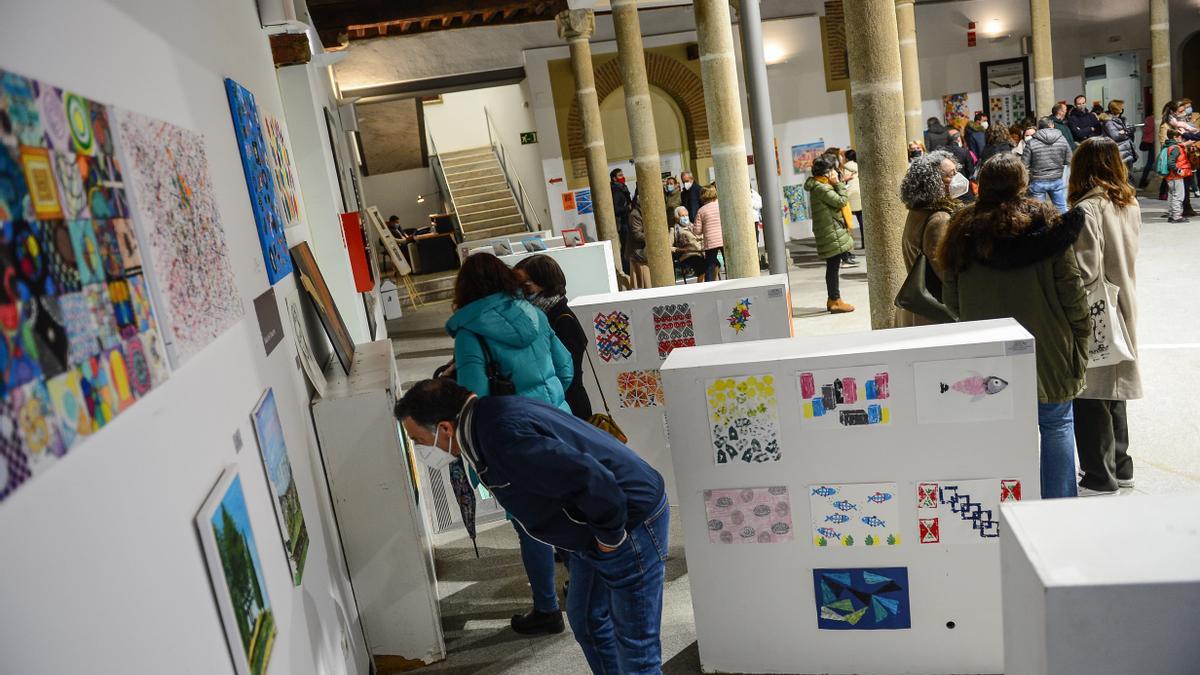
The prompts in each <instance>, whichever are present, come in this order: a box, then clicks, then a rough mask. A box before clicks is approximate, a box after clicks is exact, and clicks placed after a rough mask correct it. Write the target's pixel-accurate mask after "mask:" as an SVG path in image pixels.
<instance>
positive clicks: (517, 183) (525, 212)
mask: <svg viewBox="0 0 1200 675" xmlns="http://www.w3.org/2000/svg"><path fill="white" fill-rule="evenodd" d="M483 119H484V122H485V123H486V124H487V132H488V144H489V145H491V146H492V151H493V152H494V153H496V159H498V160H499V161H500V171H501V172H502V173H503V174H504V181H505V182H506V183H508V189H509V191H510V192H512V195H513V199H514V200H515V201H516V202H517V209H518V210H519V211H520V212H521V219H522V220H524V221H525V229H526V230H528V231H530V232H538V231H541V230H542V219H541V218H539V217H538V216H537V213H536V212H535V211H534V209H533V206H532V204H531V202H530V199H529V194H528V193H526V192H525V186H524V185H523V184H522V183H521V177H520V176H518V175H517V172H516V169H515V168H513V169H510V168H509V162H508V151H507V150H506V149H505V147H504V141H501V140H500V130H499V128H498V127H497V126H496V123H495V121H494V120H492V114H491V113H490V112H489V111H488V109H487V106H484V108H483Z"/></svg>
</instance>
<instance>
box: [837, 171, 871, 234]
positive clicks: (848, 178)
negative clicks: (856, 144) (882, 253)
mask: <svg viewBox="0 0 1200 675" xmlns="http://www.w3.org/2000/svg"><path fill="white" fill-rule="evenodd" d="M842 182H843V183H845V184H846V191H847V192H848V193H849V194H848V195H847V196H848V197H849V198H850V212H851V213H853V214H854V219H855V220H857V221H858V237H859V239H858V247H859V248H866V247H867V231H866V230H865V229H863V215H862V189H861V186H860V185H859V181H858V153H856V152H855V151H854V150H853V149H849V150H846V162H845V164H843V165H842Z"/></svg>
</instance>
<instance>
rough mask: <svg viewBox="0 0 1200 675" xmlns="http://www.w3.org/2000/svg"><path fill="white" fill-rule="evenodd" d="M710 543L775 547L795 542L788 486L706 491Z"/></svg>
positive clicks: (705, 507)
mask: <svg viewBox="0 0 1200 675" xmlns="http://www.w3.org/2000/svg"><path fill="white" fill-rule="evenodd" d="M704 513H705V515H706V516H707V518H708V540H709V541H710V542H712V543H714V544H775V543H778V542H781V541H791V539H792V504H791V500H790V498H789V496H788V489H787V487H786V486H782V485H777V486H772V487H758V488H727V489H723V490H705V491H704Z"/></svg>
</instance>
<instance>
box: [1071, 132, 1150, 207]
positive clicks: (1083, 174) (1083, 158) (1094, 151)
mask: <svg viewBox="0 0 1200 675" xmlns="http://www.w3.org/2000/svg"><path fill="white" fill-rule="evenodd" d="M1094 188H1100V189H1101V190H1102V191H1103V192H1104V196H1105V197H1107V198H1108V201H1110V202H1112V203H1113V204H1114V205H1116V206H1133V205H1135V204H1137V198H1136V197H1135V193H1134V191H1133V187H1132V186H1130V185H1129V169H1128V168H1127V167H1126V166H1125V162H1122V161H1121V149H1120V148H1119V147H1118V146H1117V144H1116V142H1115V141H1113V140H1112V139H1110V138H1105V137H1103V136H1097V137H1095V138H1089V139H1087V140H1085V141H1084V142H1082V143H1080V144H1079V145H1078V146H1076V148H1075V155H1074V156H1073V157H1071V184H1070V186H1069V189H1068V190H1067V200H1068V201H1069V202H1070V203H1071V206H1075V204H1077V203H1078V202H1079V200H1081V199H1083V197H1084V195H1086V194H1087V193H1088V192H1090V191H1091V190H1092V189H1094Z"/></svg>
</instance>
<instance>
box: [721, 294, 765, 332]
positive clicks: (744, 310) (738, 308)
mask: <svg viewBox="0 0 1200 675" xmlns="http://www.w3.org/2000/svg"><path fill="white" fill-rule="evenodd" d="M757 303H758V298H756V297H753V296H741V297H733V298H726V299H724V300H717V317H718V319H719V320H720V322H721V342H742V341H746V340H757V339H758V337H759V335H760V334H761V333H762V331H761V324H762V320H761V318H760V317H759V316H758V312H759V307H760V306H759V305H758V304H757Z"/></svg>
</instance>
